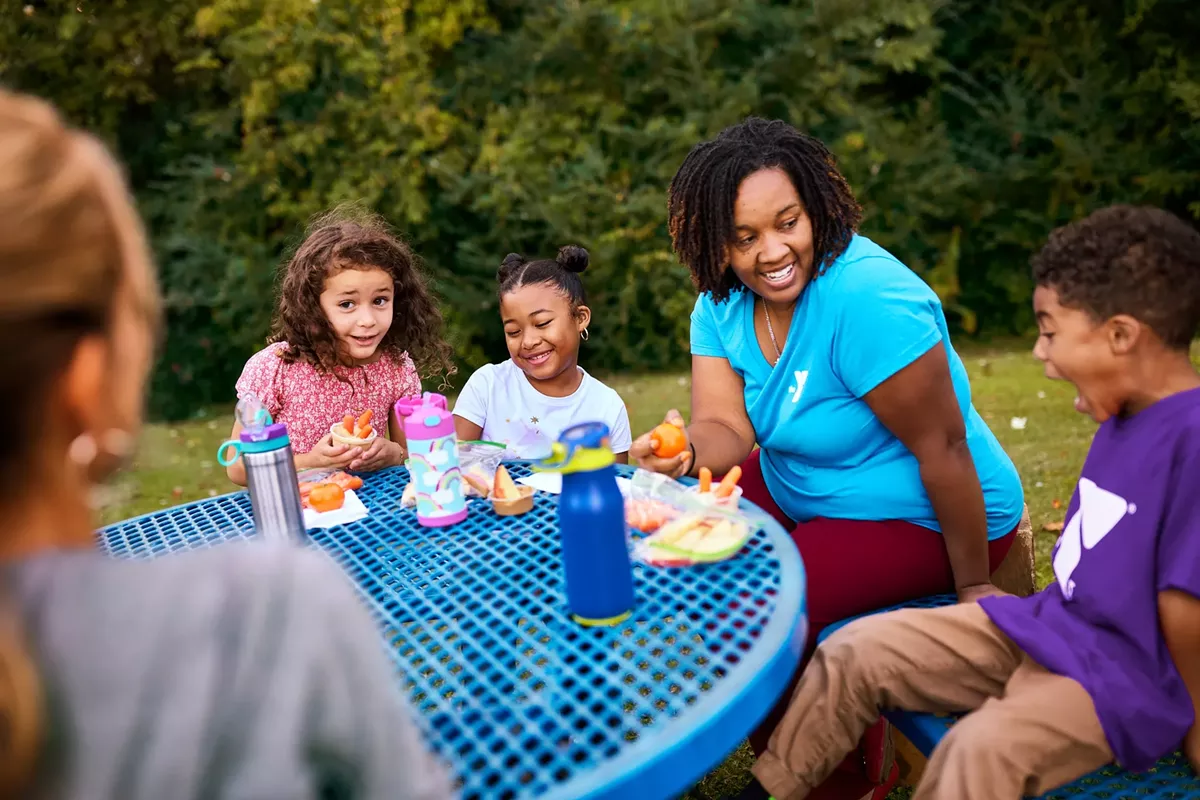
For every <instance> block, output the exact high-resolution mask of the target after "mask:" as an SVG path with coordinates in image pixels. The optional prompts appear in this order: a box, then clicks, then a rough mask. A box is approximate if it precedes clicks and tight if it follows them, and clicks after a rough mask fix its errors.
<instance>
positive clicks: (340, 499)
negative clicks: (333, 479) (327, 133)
mask: <svg viewBox="0 0 1200 800" xmlns="http://www.w3.org/2000/svg"><path fill="white" fill-rule="evenodd" d="M345 502H346V492H345V490H344V489H342V487H341V486H338V485H337V484H336V483H318V484H317V485H316V486H314V487H312V489H311V490H310V491H309V493H308V507H309V508H311V509H312V510H313V511H316V512H318V513H321V514H324V513H325V512H326V511H337V510H338V509H339V508H341V507H342V506H343V505H344V504H345Z"/></svg>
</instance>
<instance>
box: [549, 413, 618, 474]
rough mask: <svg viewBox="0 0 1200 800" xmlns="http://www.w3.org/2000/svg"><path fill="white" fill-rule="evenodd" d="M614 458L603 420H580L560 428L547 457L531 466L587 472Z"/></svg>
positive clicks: (609, 462) (606, 463) (610, 461)
mask: <svg viewBox="0 0 1200 800" xmlns="http://www.w3.org/2000/svg"><path fill="white" fill-rule="evenodd" d="M615 462H616V458H615V456H613V451H612V447H611V446H610V445H609V431H608V426H607V425H605V424H604V423H603V422H581V423H579V424H578V425H572V426H571V427H569V428H567V429H566V430H565V431H563V432H562V433H561V434H560V435H559V437H558V441H557V442H555V443H554V445H553V448H552V452H551V455H550V457H549V458H547V459H545V460H543V461H539V462H537V463H536V464H534V465H533V466H534V469H537V470H543V471H549V472H591V471H593V470H597V469H603V468H604V467H607V466H611V465H612V464H614V463H615Z"/></svg>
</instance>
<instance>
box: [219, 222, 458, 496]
mask: <svg viewBox="0 0 1200 800" xmlns="http://www.w3.org/2000/svg"><path fill="white" fill-rule="evenodd" d="M453 372H454V366H453V364H452V362H451V352H450V346H449V345H448V344H446V342H445V341H444V340H443V338H442V314H441V311H439V310H438V306H437V301H436V300H435V299H434V297H433V294H432V293H431V292H430V290H429V288H428V286H427V285H426V282H425V279H424V277H423V276H422V274H421V271H420V269H419V268H418V265H417V259H416V256H415V255H414V254H413V252H412V250H410V249H409V248H408V246H407V245H406V244H405V243H404V242H402V241H401V240H400V239H399V238H398V237H397V236H396V235H395V234H393V233H392V232H391V230H389V228H388V226H387V224H386V223H385V222H384V221H383V220H382V219H381V218H379V217H378V216H375V215H373V214H368V213H365V212H354V211H347V210H345V209H337V210H334V211H332V212H330V213H329V214H326V215H324V216H322V217H320V218H318V219H317V220H316V221H315V222H314V223H313V225H312V226H311V228H310V229H309V233H308V236H307V237H306V238H305V240H304V242H303V243H302V244H301V245H300V247H299V248H298V249H297V250H296V252H295V254H294V255H293V256H292V258H291V260H290V261H289V262H288V263H287V266H286V267H285V268H284V269H283V274H282V285H281V287H280V293H279V307H278V309H277V310H276V312H275V320H274V324H273V326H272V330H271V336H270V339H269V344H268V346H267V347H266V348H265V349H263V350H260V351H259V352H258V353H255V354H254V355H253V356H251V358H250V360H249V361H247V362H246V366H245V368H244V369H243V370H242V376H241V377H240V378H239V379H238V382H237V394H238V398H239V399H245V398H248V397H254V398H257V399H258V400H259V401H260V402H261V403H262V404H263V406H264V407H265V408H266V409H267V411H268V412H270V414H271V416H272V418H273V419H274V420H275V421H276V422H285V423H287V426H288V433H289V435H290V436H291V440H292V447H293V448H294V449H295V452H296V468H297V469H298V470H299V469H312V468H339V469H350V470H355V471H372V470H378V469H384V468H385V467H393V466H398V465H400V464H402V463H404V459H405V457H406V455H407V454H406V451H405V447H404V434H403V431H402V429H401V427H400V424H399V421H398V420H397V419H396V417H395V412H394V410H393V406H394V404H395V402H396V400H398V399H399V398H401V397H412V396H415V395H419V394H420V393H421V374H422V373H424V374H426V375H429V374H442V375H450V374H452V373H453ZM365 411H370V412H371V414H372V418H373V419H374V420H377V422H376V425H377V426H379V425H381V424H382V422H383V421H385V420H386V422H387V426H388V436H378V437H376V438H375V440H374V442H373V443H372V444H371V445H370V446H369V447H367V448H365V449H363V448H360V447H348V446H346V445H342V444H338V443H336V442H335V441H333V438H332V436H331V434H330V427H331V426H332V425H333V423H335V422H337V421H338V420H340V419H341V418H342V417H343V416H344V415H345V414H347V413H353V414H356V415H357V414H360V413H362V412H365ZM240 432H241V424H240V423H236V422H235V423H234V426H233V436H234V437H235V438H236V437H237V436H238V434H239V433H240ZM380 432H381V433H382V432H383V431H382V430H381V431H380ZM228 473H229V477H230V479H231V480H232V481H234V482H235V483H238V484H241V485H245V483H246V475H245V468H244V467H243V465H242V463H241V461H238V462H235V463H234V465H233V466H231V467H229V470H228Z"/></svg>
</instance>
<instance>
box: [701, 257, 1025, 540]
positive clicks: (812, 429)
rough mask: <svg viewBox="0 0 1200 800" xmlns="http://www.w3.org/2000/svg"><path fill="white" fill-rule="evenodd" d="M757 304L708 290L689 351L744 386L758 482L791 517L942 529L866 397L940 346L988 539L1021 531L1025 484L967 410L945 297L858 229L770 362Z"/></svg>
mask: <svg viewBox="0 0 1200 800" xmlns="http://www.w3.org/2000/svg"><path fill="white" fill-rule="evenodd" d="M755 299H756V295H754V294H753V293H751V292H749V291H739V292H735V293H734V294H733V295H731V296H730V297H729V299H728V300H726V301H724V302H721V303H715V302H713V299H712V297H711V295H709V294H707V293H705V294H702V295H701V296H700V298H699V299H698V300H697V301H696V307H695V309H694V310H693V311H692V353H693V355H697V356H711V357H714V358H724V359H727V360H728V361H729V364H730V366H732V367H733V369H734V371H735V372H737V373H738V375H740V376H741V377H742V380H743V381H745V384H746V391H745V397H746V411H747V413H748V414H749V416H750V422H751V423H753V425H754V431H755V434H756V436H757V439H758V444H759V447H760V448H761V449H762V454H761V456H760V460H761V464H762V471H763V477H764V479H765V480H766V484H767V488H768V489H769V490H770V491H771V496H772V497H773V498H774V499H775V502H776V503H777V504H778V505H779V507H780V508H781V509H782V510H783V511H784V513H786V514H787V515H788V516H789V517H791V518H792V519H793V520H795V521H797V522H804V521H807V520H810V519H813V518H815V517H824V518H828V519H862V520H893V519H896V520H905V521H908V522H912V523H915V524H917V525H922V526H924V527H927V528H931V529H933V530H940V528H939V526H938V522H937V518H936V517H935V516H934V513H933V506H932V505H931V504H930V502H929V496H928V495H927V494H926V493H925V487H924V485H923V484H922V483H921V475H920V471H919V467H918V465H917V460H916V458H915V457H913V455H912V453H911V452H909V450H908V448H906V447H905V446H904V445H903V444H902V443H901V442H900V440H899V439H897V438H896V437H895V436H894V435H893V434H892V433H891V432H890V431H889V430H888V429H887V428H886V427H884V425H883V423H881V422H880V421H879V419H878V418H877V417H876V416H875V413H874V412H873V411H871V408H870V407H869V406H868V405H867V404H866V402H864V401H863V399H862V398H863V396H864V395H866V394H867V393H868V392H870V391H871V390H872V389H874V388H875V387H876V386H878V385H879V384H881V383H883V382H884V381H885V380H887V379H888V378H890V377H891V376H892V375H895V374H896V373H897V372H899V371H900V370H901V369H903V368H904V367H907V366H908V365H909V364H911V363H912V362H914V361H916V360H917V358H919V357H920V356H922V355H924V354H925V353H927V352H929V350H930V349H931V348H932V347H934V345H936V344H938V343H939V342H940V343H942V346H943V347H945V348H946V357H947V358H948V359H949V362H950V377H951V379H952V380H953V382H954V391H955V394H956V395H957V396H958V404H959V407H960V408H961V409H962V414H963V418H964V420H965V421H966V426H967V444H968V446H969V447H970V450H971V456H972V458H973V459H974V461H975V470H976V472H977V473H978V474H979V481H980V483H981V484H982V485H983V496H984V502H985V504H986V506H987V518H988V538H989V539H998V538H1000V537H1002V536H1004V535H1006V534H1008V533H1009V532H1010V531H1012V530H1013V529H1014V528H1016V527H1017V524H1018V523H1019V522H1020V521H1021V513H1022V511H1023V509H1024V504H1025V500H1024V495H1023V493H1022V490H1021V479H1020V477H1019V476H1018V475H1017V470H1016V467H1014V466H1013V463H1012V460H1011V459H1009V457H1008V455H1007V454H1006V453H1005V452H1004V450H1003V449H1001V447H1000V443H999V442H998V441H996V437H995V436H994V435H993V434H992V432H991V430H989V429H988V427H987V425H986V424H985V423H984V421H983V419H982V418H981V417H980V416H979V414H978V412H976V411H975V408H974V407H973V406H972V405H971V386H970V383H969V382H968V380H967V372H966V369H965V368H964V367H963V364H962V360H961V359H960V358H959V357H958V354H957V353H955V352H954V349H953V348H952V347H951V346H950V336H949V333H948V332H947V330H946V317H945V314H944V313H943V312H942V304H941V302H940V301H939V300H938V298H937V295H936V294H934V292H933V290H932V289H930V288H929V286H928V285H927V284H926V283H925V282H924V281H922V280H921V279H920V278H919V277H918V276H917V275H916V274H915V273H913V271H912V270H910V269H909V268H908V267H906V266H905V265H904V264H902V263H900V261H898V260H897V259H896V258H895V256H893V255H892V254H891V253H889V252H887V251H886V250H884V249H883V248H882V247H880V246H879V245H877V244H875V243H874V242H872V241H871V240H870V239H868V238H866V237H865V236H855V237H854V238H853V239H852V240H851V242H850V245H849V247H847V248H846V251H845V252H844V253H842V255H841V257H840V258H838V259H837V260H836V261H835V262H834V263H833V264H832V266H830V268H829V270H828V271H827V272H826V273H825V274H824V275H821V276H819V277H817V278H816V279H815V280H813V281H812V282H810V283H809V284H808V286H807V287H805V289H804V293H803V294H802V295H801V296H800V302H799V304H798V305H797V306H796V311H795V315H794V316H793V317H792V325H791V329H790V330H789V332H788V337H787V343H786V344H785V345H784V349H783V355H782V357H781V358H780V359H779V363H778V364H777V365H776V366H775V367H774V368H772V367H771V366H770V364H769V363H768V362H767V360H766V358H765V357H764V356H763V354H762V350H761V349H760V348H759V345H758V341H757V339H755V336H754V302H755Z"/></svg>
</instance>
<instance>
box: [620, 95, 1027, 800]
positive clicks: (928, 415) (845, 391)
mask: <svg viewBox="0 0 1200 800" xmlns="http://www.w3.org/2000/svg"><path fill="white" fill-rule="evenodd" d="M669 213H670V232H671V240H672V245H673V247H674V249H675V252H676V254H677V256H678V257H679V259H680V261H681V262H682V263H684V264H685V265H686V266H687V267H688V268H689V269H690V271H691V273H692V277H693V279H694V281H695V283H696V285H697V287H698V288H699V290H700V297H699V299H698V300H697V302H696V306H695V310H694V311H693V312H692V331H691V350H692V421H691V424H690V425H688V426H687V434H688V439H689V444H690V447H689V448H687V449H685V451H684V453H683V454H681V455H680V456H677V457H675V458H672V459H659V458H656V457H655V456H654V455H653V453H652V452H651V447H650V441H649V434H647V435H644V436H642V437H641V438H640V439H638V440H637V441H636V442H635V443H634V445H633V448H632V449H631V450H630V456H631V457H633V458H634V459H636V460H637V462H638V463H639V464H640V465H641V466H642V467H645V468H648V469H652V470H655V471H658V472H662V473H666V474H670V475H675V476H680V475H684V474H689V475H690V474H694V473H695V471H696V469H697V468H698V467H699V466H707V467H709V468H710V469H712V470H713V472H714V473H715V474H721V473H723V472H726V471H728V470H729V469H731V468H732V467H734V466H735V465H741V467H742V469H743V478H742V487H743V490H744V492H745V497H746V498H747V499H749V500H751V501H752V502H754V503H756V504H758V505H759V506H760V507H762V508H764V509H765V510H767V511H769V512H770V513H771V514H772V515H773V516H775V517H776V519H778V520H779V521H780V522H781V523H783V524H784V526H785V527H786V528H788V529H789V530H792V531H793V533H792V538H793V541H795V543H796V545H797V547H798V548H799V550H800V553H801V556H802V557H803V559H804V563H805V569H806V572H807V576H808V582H809V583H808V608H809V622H810V632H809V648H808V650H807V651H806V654H807V652H810V651H811V646H812V643H813V642H814V641H815V639H816V636H817V634H818V633H820V631H821V629H822V628H824V627H825V626H826V625H828V624H830V623H832V622H835V621H837V620H839V619H843V618H845V617H847V616H852V615H854V614H859V613H863V612H866V611H871V610H874V609H877V608H880V607H883V606H887V605H891V604H894V603H899V602H903V601H905V600H908V599H911V598H915V597H920V596H924V595H929V594H935V593H939V592H948V591H951V590H954V591H956V592H957V593H958V596H959V599H960V600H961V601H964V602H969V601H973V600H976V599H978V598H980V597H983V596H986V595H988V594H994V593H997V592H998V591H999V590H997V589H996V588H995V587H994V586H992V584H991V582H990V575H991V573H992V571H993V570H994V569H995V568H996V567H997V566H998V565H999V563H1000V561H1001V560H1002V559H1003V558H1004V555H1005V554H1006V553H1007V551H1008V548H1009V546H1010V545H1011V543H1012V541H1013V538H1014V536H1015V532H1016V528H1017V526H1018V524H1019V523H1020V520H1021V515H1022V512H1023V509H1024V499H1023V496H1022V491H1021V483H1020V478H1019V477H1018V475H1017V471H1016V469H1015V467H1014V466H1013V464H1012V461H1011V460H1010V459H1009V458H1008V456H1007V455H1006V454H1005V453H1004V451H1003V450H1002V449H1001V447H1000V444H999V443H998V442H997V441H996V438H995V436H994V435H993V434H992V432H991V431H990V430H989V429H988V427H987V425H986V424H985V423H984V421H983V420H982V418H980V416H979V414H978V413H977V412H976V411H975V409H974V408H973V407H972V405H971V391H970V385H969V382H968V380H967V374H966V370H965V369H964V368H963V365H962V361H961V360H960V359H959V357H958V355H957V354H956V353H955V352H954V349H953V348H952V347H951V345H950V338H949V335H948V332H947V330H946V320H945V315H944V314H943V312H942V307H941V303H940V302H939V300H938V298H937V295H935V294H934V293H933V291H932V290H930V288H929V287H928V286H927V285H926V284H925V283H924V282H923V281H922V280H921V279H920V278H919V277H918V276H917V275H915V274H914V273H913V272H912V271H911V270H910V269H908V268H907V267H906V266H905V265H904V264H902V263H901V262H900V261H898V260H897V259H896V258H895V257H894V256H892V255H891V254H890V253H888V252H887V251H886V250H884V249H883V248H881V247H879V246H878V245H877V244H875V243H874V242H872V241H871V240H870V239H867V238H866V237H864V236H861V235H859V234H857V233H856V228H857V226H858V223H859V221H860V219H861V216H862V214H861V210H860V208H859V206H858V203H857V202H856V201H855V199H854V195H853V193H852V192H851V190H850V187H849V185H848V184H847V182H846V180H845V178H844V177H842V175H841V174H840V173H839V172H838V170H837V167H836V165H835V163H834V159H833V156H832V155H831V154H830V153H829V151H828V150H827V149H826V148H825V146H824V145H822V144H821V143H820V142H819V141H817V140H815V139H813V138H811V137H808V136H805V135H804V134H801V133H800V132H799V131H797V130H796V129H795V128H793V127H792V126H790V125H788V124H786V123H784V122H781V121H777V120H776V121H766V120H761V119H755V118H751V119H747V120H745V121H744V122H742V123H740V124H738V125H734V126H732V127H730V128H728V129H726V130H725V131H723V132H722V133H721V134H720V135H719V136H717V137H716V138H715V139H713V140H711V141H708V142H704V143H701V144H699V145H697V146H696V147H695V148H693V150H692V152H691V153H690V154H689V155H688V157H687V158H686V159H685V161H684V163H683V165H682V166H681V167H680V169H679V172H678V173H677V174H676V175H675V178H674V180H673V181H672V183H671V188H670V198H669ZM668 419H669V420H672V421H676V422H677V424H681V425H682V424H683V421H682V420H681V419H679V418H678V414H676V413H675V412H671V414H669V415H668ZM755 445H758V448H759V449H758V450H754V447H755ZM771 727H773V721H772V719H768V720H767V722H766V723H764V726H763V728H762V729H760V731H759V735H756V736H755V737H752V739H751V741H752V743H753V744H755V745H756V750H757V749H761V748H760V747H759V745H761V744H765V737H766V736H767V735H769V733H770V729H771ZM882 731H884V729H883V728H882V727H878V728H876V729H875V737H874V744H876V745H879V749H882V742H883V741H884V740H885V739H886V737H885V736H883V735H882V733H881V732H882ZM865 755H866V756H867V763H868V764H871V763H875V764H879V763H883V762H886V759H880V758H876V757H874V756H873V754H872V753H871V752H867V753H866V754H865ZM875 755H878V754H877V753H876V754H875ZM862 762H863V759H862V757H861V756H860V757H859V758H858V759H856V763H857V764H859V767H858V771H859V772H860V773H861V771H862V770H861V764H862ZM887 766H888V765H887V764H885V766H884V768H883V770H882V771H883V772H884V774H883V775H872V776H870V777H872V778H873V779H874V780H875V781H876V782H882V781H883V780H884V779H886V778H887V774H886V773H887ZM849 782H850V783H853V782H854V781H849ZM868 789H869V786H868V787H866V788H864V786H863V784H862V782H861V781H859V782H858V785H857V786H851V787H848V788H847V791H846V792H845V793H842V796H845V797H847V798H851V797H852V798H855V800H857V798H859V797H862V796H863V794H864V792H866V791H867V790H868ZM855 792H857V793H855Z"/></svg>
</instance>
